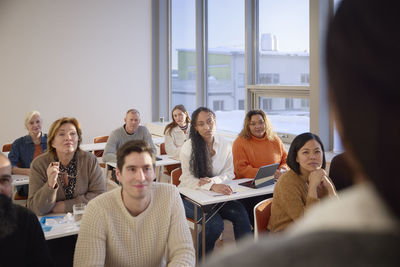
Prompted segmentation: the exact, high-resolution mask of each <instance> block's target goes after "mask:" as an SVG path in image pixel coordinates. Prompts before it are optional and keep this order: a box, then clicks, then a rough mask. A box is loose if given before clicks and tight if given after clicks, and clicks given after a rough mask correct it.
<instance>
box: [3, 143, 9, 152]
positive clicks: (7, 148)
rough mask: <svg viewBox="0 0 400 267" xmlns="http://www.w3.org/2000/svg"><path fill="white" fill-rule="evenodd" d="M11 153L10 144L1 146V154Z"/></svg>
mask: <svg viewBox="0 0 400 267" xmlns="http://www.w3.org/2000/svg"><path fill="white" fill-rule="evenodd" d="M10 151H11V144H5V145H3V150H2V152H10Z"/></svg>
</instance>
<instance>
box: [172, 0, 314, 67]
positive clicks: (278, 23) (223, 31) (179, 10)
mask: <svg viewBox="0 0 400 267" xmlns="http://www.w3.org/2000/svg"><path fill="white" fill-rule="evenodd" d="M171 3H172V4H171V5H172V7H171V10H172V20H171V23H172V25H171V26H172V53H173V62H172V64H173V69H176V67H177V66H176V65H177V62H176V49H178V48H185V49H194V48H195V12H194V10H195V0H172V2H171ZM259 8H260V12H259V29H260V30H259V32H260V34H262V33H271V34H274V35H275V36H277V37H278V40H279V50H280V51H305V50H307V51H309V12H308V10H309V0H279V1H277V0H260V1H259ZM228 11H229V12H228ZM244 19H245V18H244V0H209V1H208V46H209V49H212V48H218V47H230V48H231V47H234V48H242V49H243V48H244V34H245V33H244V26H245V23H244ZM260 40H261V38H260Z"/></svg>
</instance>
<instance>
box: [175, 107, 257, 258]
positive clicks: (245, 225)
mask: <svg viewBox="0 0 400 267" xmlns="http://www.w3.org/2000/svg"><path fill="white" fill-rule="evenodd" d="M215 119H216V118H215V114H214V112H212V111H211V110H210V109H208V108H205V107H200V108H198V109H196V110H195V111H194V112H193V114H192V124H191V126H190V139H189V140H188V141H186V142H185V144H184V145H183V146H182V149H181V153H180V160H181V164H182V176H181V177H180V184H179V186H180V187H188V188H194V189H196V188H201V189H205V190H210V191H214V192H217V193H221V194H224V195H230V194H232V188H231V187H230V186H229V185H226V184H224V182H227V181H230V180H232V179H233V178H234V176H235V175H234V173H233V161H232V148H231V145H230V143H229V142H228V141H226V140H224V139H223V138H222V137H221V136H219V135H216V134H215V130H216V126H215V124H216V121H215ZM183 203H184V206H185V211H186V216H187V217H190V218H193V217H194V205H193V204H192V203H191V202H189V201H187V200H185V199H184V200H183ZM208 214H209V215H213V216H212V217H211V218H209V217H208V218H207V219H209V220H208V221H207V224H206V244H205V246H206V252H207V253H208V252H210V251H212V250H213V248H214V244H215V241H217V239H218V237H219V236H220V235H221V233H222V231H223V229H224V222H223V219H227V220H229V221H231V222H232V223H233V230H234V234H235V239H236V240H238V239H239V238H241V237H243V236H244V235H246V234H247V233H250V231H251V227H250V222H249V218H248V216H247V212H246V210H245V208H244V207H243V205H242V204H241V203H240V202H238V201H229V202H227V203H225V205H223V206H222V208H220V206H219V205H217V206H215V207H214V208H213V210H212V211H210V212H209V213H208Z"/></svg>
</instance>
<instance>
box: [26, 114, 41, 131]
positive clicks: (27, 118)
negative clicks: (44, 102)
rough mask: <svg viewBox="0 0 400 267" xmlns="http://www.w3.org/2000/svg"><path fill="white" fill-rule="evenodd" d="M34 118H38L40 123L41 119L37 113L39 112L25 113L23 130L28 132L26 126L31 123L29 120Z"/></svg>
mask: <svg viewBox="0 0 400 267" xmlns="http://www.w3.org/2000/svg"><path fill="white" fill-rule="evenodd" d="M34 116H38V117H39V119H40V121H42V119H41V118H40V112H39V111H37V110H33V111H30V112H28V113H26V115H25V121H24V125H25V128H26V129H27V130H28V124H29V122H30V121H31V119H32V118H33V117H34Z"/></svg>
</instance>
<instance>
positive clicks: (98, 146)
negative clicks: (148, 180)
mask: <svg viewBox="0 0 400 267" xmlns="http://www.w3.org/2000/svg"><path fill="white" fill-rule="evenodd" d="M152 139H153V143H154V145H160V144H162V143H164V137H163V136H153V137H152ZM106 144H107V142H103V143H89V144H81V145H80V148H81V149H82V150H84V151H94V150H104V149H105V148H106Z"/></svg>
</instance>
